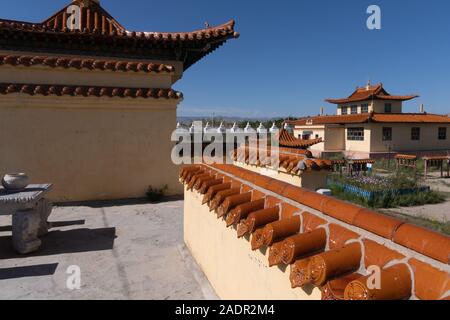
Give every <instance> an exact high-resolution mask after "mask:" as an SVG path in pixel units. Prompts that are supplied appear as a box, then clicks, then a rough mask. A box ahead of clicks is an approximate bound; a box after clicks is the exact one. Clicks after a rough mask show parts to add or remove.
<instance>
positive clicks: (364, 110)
mask: <svg viewBox="0 0 450 320" xmlns="http://www.w3.org/2000/svg"><path fill="white" fill-rule="evenodd" d="M361 113H369V105H368V104H367V103H365V104H362V105H361Z"/></svg>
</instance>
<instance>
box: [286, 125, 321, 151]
mask: <svg viewBox="0 0 450 320" xmlns="http://www.w3.org/2000/svg"><path fill="white" fill-rule="evenodd" d="M278 140H279V144H280V146H282V147H290V148H309V147H311V146H313V145H316V144H318V143H321V142H323V139H322V138H319V139H312V140H303V139H298V138H296V137H294V136H293V135H292V134H290V133H289V132H288V131H287V130H285V129H281V130H280V133H279V134H278Z"/></svg>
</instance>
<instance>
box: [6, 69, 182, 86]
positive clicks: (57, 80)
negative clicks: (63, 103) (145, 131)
mask: <svg viewBox="0 0 450 320" xmlns="http://www.w3.org/2000/svg"><path fill="white" fill-rule="evenodd" d="M172 77H173V74H170V73H152V72H150V73H145V72H123V71H98V70H90V71H87V70H85V69H81V70H78V69H63V68H49V67H42V66H33V67H22V66H16V67H12V66H9V65H4V66H2V67H1V68H0V79H2V81H3V82H7V83H33V84H34V83H38V84H48V85H52V84H53V85H61V84H63V85H79V86H104V87H125V88H129V87H131V88H159V89H166V88H170V87H171V86H172Z"/></svg>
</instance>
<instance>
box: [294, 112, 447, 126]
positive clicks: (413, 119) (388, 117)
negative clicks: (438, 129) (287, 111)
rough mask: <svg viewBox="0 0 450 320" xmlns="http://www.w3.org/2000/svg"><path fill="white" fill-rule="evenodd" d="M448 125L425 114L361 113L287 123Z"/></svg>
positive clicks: (431, 115)
mask: <svg viewBox="0 0 450 320" xmlns="http://www.w3.org/2000/svg"><path fill="white" fill-rule="evenodd" d="M367 122H379V123H450V117H448V116H446V115H438V114H427V113H363V114H351V115H341V116H338V115H336V116H317V117H309V118H301V119H299V120H293V121H287V123H289V124H291V125H294V126H307V125H323V124H346V123H367Z"/></svg>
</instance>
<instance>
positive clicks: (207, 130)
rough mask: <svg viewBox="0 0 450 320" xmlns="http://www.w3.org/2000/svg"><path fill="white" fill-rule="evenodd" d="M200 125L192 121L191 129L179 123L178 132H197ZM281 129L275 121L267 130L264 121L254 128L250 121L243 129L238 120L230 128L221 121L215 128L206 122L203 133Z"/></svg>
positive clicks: (254, 131)
mask: <svg viewBox="0 0 450 320" xmlns="http://www.w3.org/2000/svg"><path fill="white" fill-rule="evenodd" d="M284 128H285V129H287V130H288V129H290V127H289V125H288V124H287V123H286V124H285V125H284ZM197 129H198V127H196V126H195V125H194V123H192V125H191V127H190V128H189V129H185V128H183V126H182V125H181V123H178V124H177V131H178V132H185V133H187V132H189V133H195V132H198V131H197ZM279 130H280V129H279V128H278V127H277V126H276V124H275V123H273V124H272V127H271V128H270V129H269V130H268V131H267V129H266V128H265V127H264V125H263V124H262V123H260V124H259V126H258V128H256V129H254V128H253V127H252V126H251V125H250V123H249V122H247V125H246V126H245V128H244V129H241V128H239V127H238V125H237V124H236V122H235V123H234V124H233V126H232V127H231V128H229V129H227V128H226V127H225V126H224V124H223V122H222V123H220V126H219V127H218V128H213V127H211V125H210V124H209V122H207V123H206V125H205V127H204V128H203V133H227V132H230V133H239V132H243V133H267V132H270V133H276V132H278V131H279Z"/></svg>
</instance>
